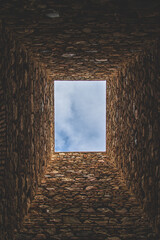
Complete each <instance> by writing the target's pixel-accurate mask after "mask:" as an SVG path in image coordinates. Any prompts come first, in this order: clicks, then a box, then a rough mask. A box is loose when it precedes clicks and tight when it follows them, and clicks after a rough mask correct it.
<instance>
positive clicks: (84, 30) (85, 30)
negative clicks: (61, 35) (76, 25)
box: [82, 28, 92, 33]
mask: <svg viewBox="0 0 160 240" xmlns="http://www.w3.org/2000/svg"><path fill="white" fill-rule="evenodd" d="M82 31H83V32H84V33H91V32H92V30H91V29H90V28H83V30H82Z"/></svg>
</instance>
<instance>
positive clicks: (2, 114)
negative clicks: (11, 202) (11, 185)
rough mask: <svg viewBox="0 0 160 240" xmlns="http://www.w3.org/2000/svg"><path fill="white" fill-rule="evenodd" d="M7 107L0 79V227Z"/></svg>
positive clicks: (3, 198)
mask: <svg viewBox="0 0 160 240" xmlns="http://www.w3.org/2000/svg"><path fill="white" fill-rule="evenodd" d="M6 127H7V125H6V106H5V95H4V89H3V87H2V82H1V79H0V226H2V224H3V222H4V207H3V205H4V203H5V188H4V175H5V160H6V155H7V148H6V143H7V142H6V137H7V136H6V135H7V132H6ZM0 236H2V237H3V229H2V228H0Z"/></svg>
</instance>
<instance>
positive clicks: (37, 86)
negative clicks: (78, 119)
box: [0, 26, 53, 239]
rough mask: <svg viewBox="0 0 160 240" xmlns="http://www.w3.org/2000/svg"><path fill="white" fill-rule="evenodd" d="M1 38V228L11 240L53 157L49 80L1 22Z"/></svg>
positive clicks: (50, 87) (51, 102) (51, 104)
mask: <svg viewBox="0 0 160 240" xmlns="http://www.w3.org/2000/svg"><path fill="white" fill-rule="evenodd" d="M1 43H2V45H1V50H2V56H3V57H2V61H1V78H2V82H3V84H4V89H5V96H6V102H5V105H6V106H5V107H6V119H7V120H6V123H7V157H6V158H5V162H4V161H2V159H0V168H1V163H3V164H4V165H5V176H4V177H3V181H4V185H3V189H2V191H3V190H4V189H6V192H5V204H4V205H3V222H2V223H3V224H2V229H3V231H4V232H5V236H4V238H5V239H12V233H13V230H14V228H16V227H18V226H19V225H20V222H21V220H22V219H23V217H24V215H25V214H26V213H27V210H28V208H29V206H30V201H31V200H32V198H33V196H34V194H35V192H36V188H37V186H38V184H39V183H40V179H41V175H42V173H43V170H44V168H45V166H46V164H47V161H48V160H49V159H50V157H51V139H52V138H53V136H52V128H53V94H52V93H53V84H50V83H49V82H48V79H47V75H46V71H45V70H43V67H42V66H41V65H40V64H39V63H38V62H36V61H35V60H34V58H33V57H32V54H31V53H30V52H28V51H26V50H25V48H24V47H23V46H22V44H20V43H19V41H17V40H16V39H15V37H14V34H13V33H10V32H9V31H8V29H7V28H5V27H4V26H3V29H2V35H1ZM1 93H2V91H1V90H0V94H1ZM3 108H4V107H3V105H2V107H1V108H0V116H1V109H2V112H3ZM0 124H1V119H0ZM0 126H1V125H0ZM0 131H1V129H0ZM0 141H1V139H0ZM1 150H2V148H1ZM2 173H3V169H2ZM1 177H2V174H1ZM0 207H1V206H0Z"/></svg>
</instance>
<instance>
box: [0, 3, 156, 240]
mask: <svg viewBox="0 0 160 240" xmlns="http://www.w3.org/2000/svg"><path fill="white" fill-rule="evenodd" d="M159 10H160V3H159V1H158V0H155V1H149V0H148V1H138V0H136V1H132V0H123V1H118V0H115V1H109V0H101V1H97V0H90V1H89V0H88V1H81V2H80V1H72V0H62V1H58V0H53V1H52V0H46V1H43V0H37V1H34V0H31V1H19V0H14V1H8V2H6V1H3V0H2V1H0V31H1V34H0V48H1V56H2V57H1V58H0V70H1V76H0V97H1V96H2V98H3V96H5V105H3V101H2V102H0V106H1V107H0V114H1V111H2V112H3V110H4V109H5V108H6V119H7V120H6V123H4V126H3V127H5V124H6V126H7V128H6V131H4V133H1V136H2V137H0V139H2V138H3V135H4V136H6V137H7V149H6V150H5V143H4V145H2V144H0V150H1V156H0V168H1V170H0V179H1V180H0V182H1V183H0V184H1V186H2V187H1V189H2V195H1V196H0V198H1V200H2V201H1V202H0V221H1V222H2V227H1V229H2V231H3V233H4V235H5V236H2V240H3V239H11V240H12V232H13V229H14V227H16V226H17V224H19V222H20V221H21V219H22V218H23V216H24V215H25V213H27V209H28V208H29V205H30V201H31V199H32V198H33V195H34V194H35V192H36V187H37V185H38V183H40V176H41V174H42V172H43V168H44V169H45V166H46V164H47V161H49V159H50V153H51V149H53V148H54V142H53V137H52V136H53V134H54V133H53V95H52V93H53V81H54V80H57V79H58V80H107V86H108V87H107V116H108V122H107V155H108V156H109V157H110V159H114V160H115V161H116V162H117V166H118V168H119V169H121V170H122V172H123V174H124V175H125V177H126V183H127V185H128V186H129V187H131V188H132V190H133V191H134V192H135V194H136V196H137V198H138V201H139V202H140V203H141V205H142V206H143V209H144V210H145V212H146V213H147V214H148V216H149V218H150V221H151V223H152V226H153V227H154V228H155V229H156V230H157V231H158V229H160V226H159V225H160V210H159V209H160V196H159V194H160V173H159V172H160V167H159V151H158V144H159V136H158V131H159V128H158V120H157V119H158V108H157V106H158V103H157V102H158V87H159V78H158V75H159V36H160V28H159V21H160V14H159V12H160V11H159ZM55 16H57V17H55ZM58 16H59V17H58ZM1 83H2V86H1ZM2 115H3V114H2ZM0 116H1V115H0ZM0 121H1V118H0ZM3 127H2V129H3ZM0 128H1V122H0ZM2 132H3V130H2ZM6 133H7V134H6ZM0 141H1V140H0ZM2 141H3V140H2ZM2 149H3V150H2ZM2 152H3V153H4V155H3V154H2ZM4 156H5V159H4V160H5V162H4V160H3V159H2V158H3V157H4ZM3 166H4V167H3ZM4 168H5V169H4ZM90 187H91V186H88V189H90ZM5 190H6V192H5ZM88 191H89V190H88ZM50 194H51V193H50ZM4 200H5V201H4ZM72 220H73V219H72ZM65 221H68V218H67V219H66V218H65ZM74 221H75V219H74ZM39 234H41V233H39ZM113 237H115V238H116V237H117V238H118V236H113ZM36 238H37V239H38V238H45V236H44V234H41V235H38V236H37V237H36ZM110 238H111V237H110ZM113 239H114V238H113Z"/></svg>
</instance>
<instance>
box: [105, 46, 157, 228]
mask: <svg viewBox="0 0 160 240" xmlns="http://www.w3.org/2000/svg"><path fill="white" fill-rule="evenodd" d="M159 56H160V52H159V45H158V46H157V44H155V45H152V46H151V47H150V49H146V51H145V52H144V53H143V54H140V55H137V57H136V58H135V60H133V61H132V62H131V63H128V64H126V65H124V67H123V68H122V69H120V70H119V72H118V74H117V75H115V76H113V77H112V78H111V79H110V80H109V81H108V91H107V103H108V104H107V149H108V150H107V152H108V153H109V154H110V157H111V158H113V159H115V161H116V162H117V166H118V167H119V168H120V169H121V170H122V173H123V175H124V176H125V178H126V182H127V185H128V187H129V188H131V189H132V190H133V191H134V192H135V194H136V196H137V199H138V200H139V202H140V203H141V205H142V206H143V209H144V211H145V212H147V214H148V216H149V217H150V219H151V221H152V222H153V224H154V226H156V227H157V231H158V229H160V212H159V211H160V210H159V209H160V195H159V194H160V161H159V156H160V152H159V130H160V129H159V117H158V114H159V113H158V111H159V110H158V101H159V100H158V99H159V91H158V88H159V82H160V77H159V76H160V72H159V63H160V59H159Z"/></svg>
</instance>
